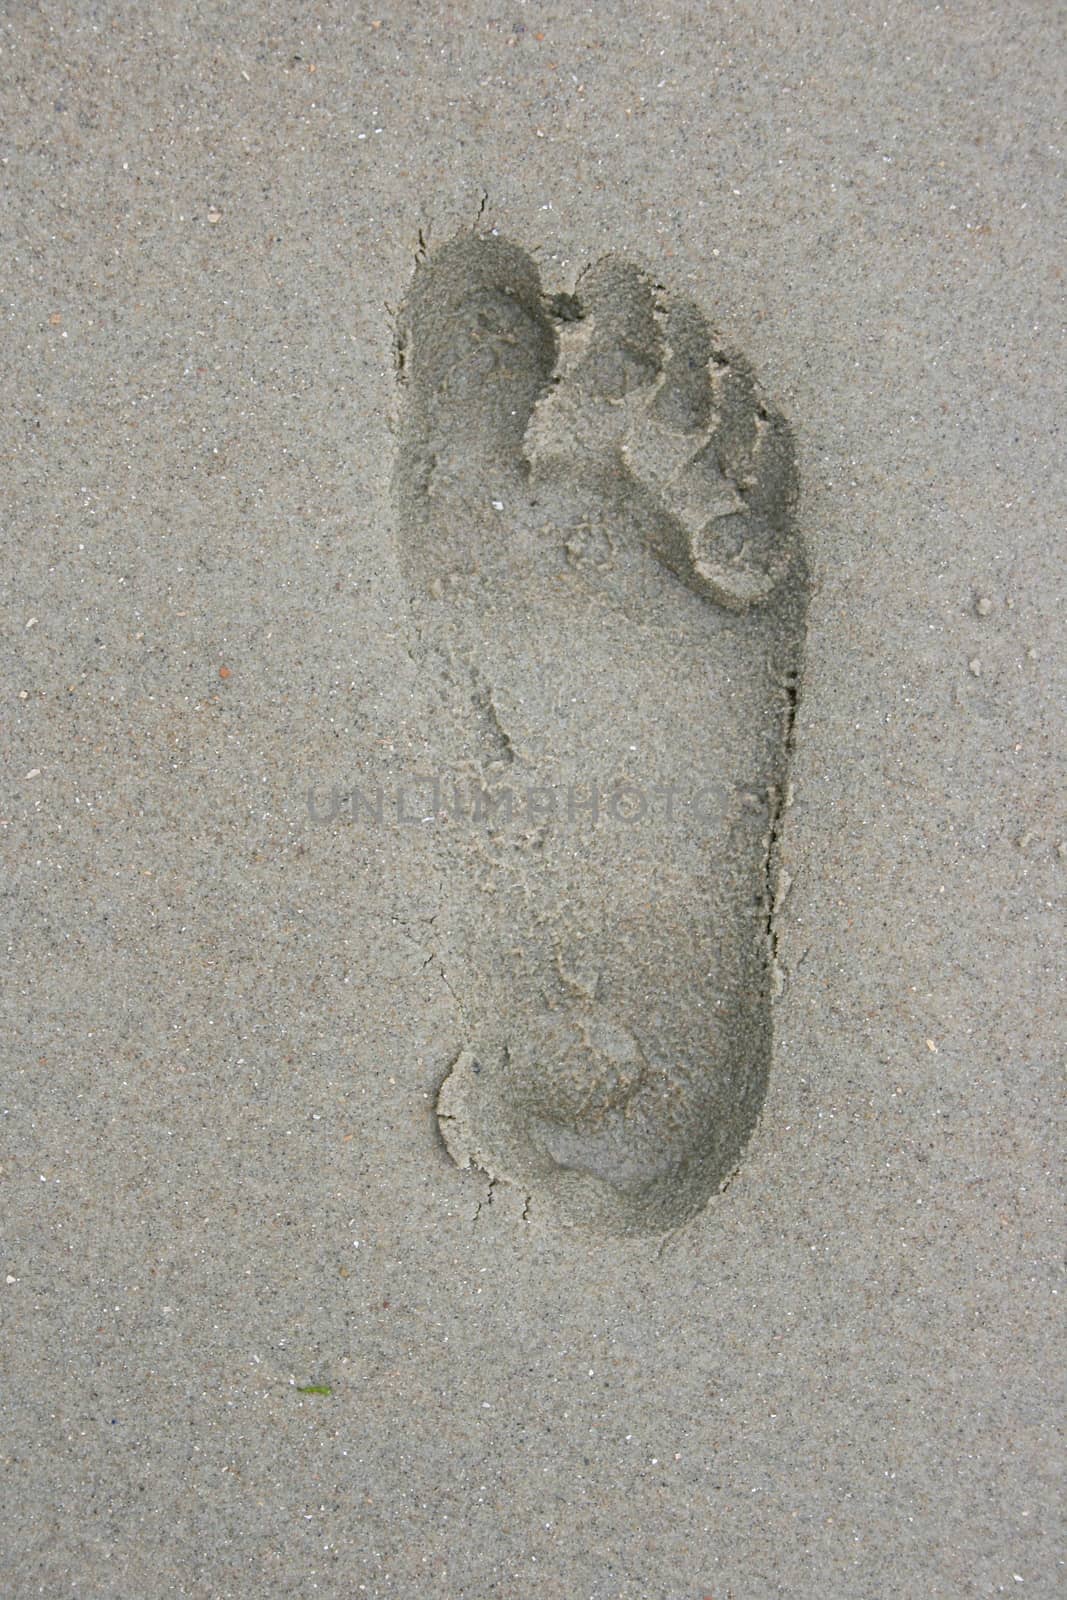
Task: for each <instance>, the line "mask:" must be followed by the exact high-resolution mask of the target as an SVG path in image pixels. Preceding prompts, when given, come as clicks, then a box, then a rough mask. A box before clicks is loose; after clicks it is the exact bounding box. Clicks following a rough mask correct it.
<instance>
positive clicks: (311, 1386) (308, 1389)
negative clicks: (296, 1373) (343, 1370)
mask: <svg viewBox="0 0 1067 1600" xmlns="http://www.w3.org/2000/svg"><path fill="white" fill-rule="evenodd" d="M296 1392H297V1394H333V1390H332V1389H331V1388H330V1385H329V1384H328V1383H298V1384H297V1386H296Z"/></svg>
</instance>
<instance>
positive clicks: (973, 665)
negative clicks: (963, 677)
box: [967, 656, 982, 678]
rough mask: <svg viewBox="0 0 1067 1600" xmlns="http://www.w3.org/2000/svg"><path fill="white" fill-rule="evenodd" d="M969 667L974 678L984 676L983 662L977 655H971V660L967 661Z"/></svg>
mask: <svg viewBox="0 0 1067 1600" xmlns="http://www.w3.org/2000/svg"><path fill="white" fill-rule="evenodd" d="M967 669H968V671H969V672H970V674H971V677H972V678H980V677H981V676H982V663H981V662H980V661H979V659H978V657H977V656H972V657H971V659H970V661H968V663H967Z"/></svg>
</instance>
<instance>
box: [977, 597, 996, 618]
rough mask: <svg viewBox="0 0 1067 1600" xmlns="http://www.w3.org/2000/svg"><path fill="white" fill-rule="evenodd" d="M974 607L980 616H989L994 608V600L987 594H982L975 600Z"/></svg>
mask: <svg viewBox="0 0 1067 1600" xmlns="http://www.w3.org/2000/svg"><path fill="white" fill-rule="evenodd" d="M974 609H975V610H976V611H977V613H978V615H979V616H980V617H988V615H989V613H990V612H991V611H992V609H993V602H992V600H990V598H989V596H988V595H987V594H980V595H979V596H978V599H977V600H976V601H975V602H974Z"/></svg>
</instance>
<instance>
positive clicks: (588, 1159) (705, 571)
mask: <svg viewBox="0 0 1067 1600" xmlns="http://www.w3.org/2000/svg"><path fill="white" fill-rule="evenodd" d="M398 365H399V368H400V373H401V380H402V386H403V420H402V425H401V438H400V445H399V450H398V459H397V468H396V478H395V488H396V503H397V512H398V522H399V536H400V544H401V550H402V555H403V561H404V566H405V570H406V572H407V574H408V577H409V580H410V583H411V588H412V595H413V601H412V604H413V611H414V620H415V624H416V634H417V638H418V650H419V653H420V658H421V660H422V662H423V663H424V668H425V672H426V674H427V675H428V683H429V684H430V686H431V688H432V692H433V696H434V699H435V704H436V706H437V709H438V713H439V715H438V719H437V725H436V727H435V730H434V737H435V742H436V745H437V754H438V756H439V758H440V759H441V760H442V761H443V760H445V759H446V758H450V757H451V756H452V754H453V753H454V752H455V751H462V753H463V756H464V759H465V761H466V763H467V765H466V767H465V768H461V775H463V776H465V777H466V779H467V780H468V787H469V795H473V802H472V803H471V804H470V805H468V806H467V807H466V810H465V811H464V808H463V806H462V804H460V803H459V802H458V797H456V798H457V803H456V804H454V805H452V806H451V808H450V810H449V813H448V819H447V822H446V821H443V820H442V821H441V825H440V826H439V827H438V828H437V829H436V830H435V837H436V838H437V839H438V840H439V844H440V865H441V870H442V873H443V875H444V878H445V883H446V892H447V905H448V917H449V921H450V924H451V925H452V927H453V928H454V929H455V941H454V942H456V943H458V945H459V949H460V955H461V960H460V962H459V964H458V965H457V964H455V963H453V964H452V966H450V970H449V973H448V980H449V983H450V986H451V987H452V989H453V990H454V992H455V994H456V996H457V1000H458V1001H459V1004H460V1007H461V1011H462V1018H463V1025H464V1029H465V1032H466V1045H465V1048H464V1049H463V1050H462V1052H461V1053H460V1055H459V1058H458V1059H457V1060H456V1061H455V1063H454V1064H453V1066H452V1069H451V1071H450V1073H449V1075H448V1077H447V1078H446V1080H445V1082H444V1083H443V1085H442V1087H441V1090H440V1093H439V1096H438V1101H437V1113H438V1119H439V1124H440V1128H441V1132H442V1135H443V1137H444V1141H445V1144H446V1146H447V1148H448V1150H449V1152H450V1153H451V1155H452V1156H453V1158H454V1159H455V1160H456V1161H457V1162H458V1163H459V1164H460V1165H461V1166H468V1165H471V1164H473V1165H476V1166H477V1167H479V1168H481V1169H483V1170H484V1171H485V1172H486V1173H487V1174H489V1176H490V1177H491V1178H493V1179H500V1180H508V1181H510V1182H512V1183H515V1184H517V1185H519V1186H520V1188H521V1189H522V1190H523V1191H524V1192H525V1193H526V1194H527V1195H530V1196H535V1197H544V1198H545V1199H547V1200H548V1201H549V1202H551V1203H552V1204H553V1205H554V1206H555V1207H556V1208H557V1209H558V1210H560V1211H561V1212H562V1213H563V1214H564V1215H565V1216H566V1217H567V1218H569V1219H570V1220H571V1221H573V1222H576V1223H582V1224H589V1225H593V1226H597V1227H601V1228H606V1229H609V1230H611V1231H613V1232H620V1233H628V1232H640V1231H650V1230H659V1229H665V1228H667V1227H670V1226H673V1225H675V1224H676V1223H678V1222H680V1221H682V1220H684V1219H685V1218H686V1217H688V1216H690V1215H692V1214H693V1213H694V1212H696V1211H697V1210H699V1209H700V1208H701V1207H702V1206H703V1205H704V1204H705V1203H706V1201H707V1199H708V1198H709V1196H710V1195H712V1194H713V1193H714V1192H716V1191H717V1190H718V1189H720V1188H722V1187H723V1186H724V1185H725V1184H726V1182H727V1181H728V1180H729V1178H730V1176H731V1175H732V1174H733V1172H734V1171H735V1170H736V1168H737V1166H738V1163H739V1160H740V1157H741V1153H742V1151H743V1148H744V1146H745V1143H746V1141H747V1140H748V1138H749V1136H750V1134H751V1132H752V1130H753V1127H754V1125H755V1123H756V1120H757V1118H758V1115H759V1111H760V1107H761V1105H762V1102H763V1098H764V1095H765V1092H766V1084H767V1073H768V1067H769V1063H770V1057H771V999H772V987H773V977H774V967H775V963H774V951H773V928H772V919H773V905H774V896H775V880H776V874H777V852H778V833H779V827H780V820H781V812H782V806H783V803H784V802H783V796H784V794H785V790H786V779H787V769H788V763H789V754H790V740H791V730H792V723H793V715H794V710H795V700H796V685H797V681H798V674H799V670H800V661H801V652H802V647H803V638H804V628H805V613H806V604H807V595H808V579H807V570H806V564H805V559H804V553H803V549H802V546H801V543H800V540H799V538H798V535H797V533H796V530H795V526H794V511H795V503H796V497H797V485H796V476H795V466H794V453H793V447H792V440H791V436H790V432H789V429H788V427H787V425H786V423H785V422H784V420H783V419H782V417H781V416H780V415H778V413H777V412H775V411H773V410H772V409H770V408H769V407H768V406H767V405H766V404H765V403H764V402H763V401H762V400H761V399H760V397H759V394H758V392H757V389H756V386H755V383H754V381H753V378H752V375H751V373H750V371H749V369H748V367H747V365H746V364H745V363H744V362H743V361H742V360H741V359H739V358H738V357H736V356H733V355H727V354H726V353H725V352H724V351H723V349H722V347H721V346H720V344H719V342H718V341H717V339H716V338H715V336H714V335H713V333H712V331H711V329H710V327H709V325H708V323H707V321H706V319H705V318H704V316H703V314H702V313H701V312H700V310H699V309H698V308H697V307H695V306H694V305H692V304H690V303H688V302H685V301H680V302H668V303H664V301H663V299H662V291H661V290H660V289H659V288H658V287H654V286H653V285H652V284H651V283H650V282H649V281H648V280H647V278H646V277H645V276H644V275H643V274H642V273H641V272H639V271H638V270H637V269H636V268H635V267H633V266H632V265H630V264H629V263H627V262H625V261H622V260H620V259H618V258H615V257H608V258H606V259H605V260H603V261H601V262H599V263H597V264H596V265H595V266H593V267H591V268H589V269H588V271H587V272H586V273H584V274H583V276H582V277H581V278H580V279H579V281H578V284H577V286H576V289H575V291H574V293H573V294H559V295H556V296H554V297H549V296H546V295H545V293H544V292H543V290H542V286H541V283H540V280H539V275H538V272H537V269H536V267H535V266H534V264H533V262H532V261H531V259H530V257H529V256H528V255H527V254H526V253H525V252H524V251H523V250H521V249H520V248H518V247H517V246H516V245H514V244H511V243H509V242H507V241H505V240H503V239H500V238H499V237H497V236H495V235H490V236H484V235H480V234H477V233H472V234H464V235H461V236H460V237H459V238H457V239H455V240H453V241H451V242H450V243H449V244H447V245H446V246H444V247H443V248H442V249H440V250H439V251H437V252H435V253H434V254H433V255H431V256H430V257H429V259H428V260H425V261H422V262H420V264H419V266H418V267H417V270H416V274H415V279H414V282H413V284H412V287H411V291H410V294H409V296H408V300H407V303H406V306H405V309H404V312H403V315H402V319H401V328H400V336H399V341H398ZM453 765H454V764H453ZM505 791H506V793H507V795H508V796H509V797H510V798H509V800H508V806H507V807H504V806H502V804H501V799H502V796H503V794H504V792H505ZM516 798H519V799H520V801H521V803H520V807H519V809H520V811H521V816H520V818H519V819H518V821H516V818H515V815H514V806H513V801H514V800H515V799H516ZM535 798H536V803H535ZM460 812H463V815H460Z"/></svg>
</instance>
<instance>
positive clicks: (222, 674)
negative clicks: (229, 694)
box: [219, 667, 231, 678]
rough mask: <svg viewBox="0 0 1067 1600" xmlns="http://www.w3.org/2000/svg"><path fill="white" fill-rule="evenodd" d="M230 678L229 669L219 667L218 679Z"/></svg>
mask: <svg viewBox="0 0 1067 1600" xmlns="http://www.w3.org/2000/svg"><path fill="white" fill-rule="evenodd" d="M230 676H231V674H230V669H229V667H220V668H219V677H220V678H228V677H230Z"/></svg>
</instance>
